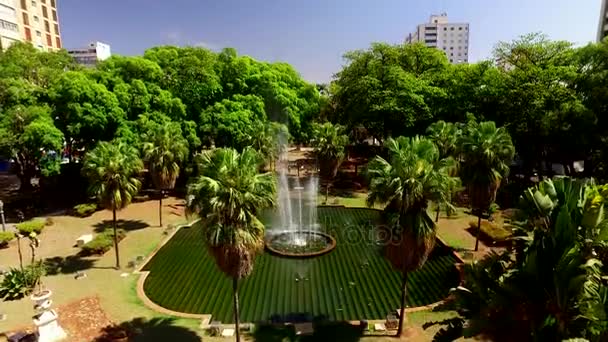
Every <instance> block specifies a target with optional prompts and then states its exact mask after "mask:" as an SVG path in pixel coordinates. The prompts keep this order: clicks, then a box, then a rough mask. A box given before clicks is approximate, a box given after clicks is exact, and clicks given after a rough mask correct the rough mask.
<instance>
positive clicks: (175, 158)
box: [143, 123, 188, 227]
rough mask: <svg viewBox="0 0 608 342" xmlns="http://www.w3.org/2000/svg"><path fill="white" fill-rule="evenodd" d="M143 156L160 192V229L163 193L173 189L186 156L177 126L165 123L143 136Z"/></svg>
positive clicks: (186, 147)
mask: <svg viewBox="0 0 608 342" xmlns="http://www.w3.org/2000/svg"><path fill="white" fill-rule="evenodd" d="M143 154H144V160H145V161H146V162H147V163H148V169H149V171H150V175H151V176H152V182H153V183H154V186H155V187H156V189H158V190H159V192H160V197H159V200H158V220H159V223H160V226H161V227H162V226H163V211H162V208H163V196H164V192H165V191H166V190H170V189H173V188H174V187H175V182H176V180H177V177H178V176H179V172H180V163H182V162H183V161H184V160H185V159H186V156H187V155H188V142H187V141H186V139H184V137H183V136H182V131H181V128H180V127H179V125H175V124H172V123H165V124H162V125H159V126H158V127H156V129H154V130H153V131H152V132H150V133H149V134H146V135H145V136H144V144H143Z"/></svg>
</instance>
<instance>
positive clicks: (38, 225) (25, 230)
mask: <svg viewBox="0 0 608 342" xmlns="http://www.w3.org/2000/svg"><path fill="white" fill-rule="evenodd" d="M44 224H45V223H44V220H31V221H26V222H22V223H19V224H18V225H17V230H18V231H19V233H20V234H21V235H23V236H28V235H30V234H31V233H32V232H34V233H36V234H40V233H42V229H44Z"/></svg>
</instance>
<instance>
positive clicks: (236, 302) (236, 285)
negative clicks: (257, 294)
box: [232, 277, 241, 342]
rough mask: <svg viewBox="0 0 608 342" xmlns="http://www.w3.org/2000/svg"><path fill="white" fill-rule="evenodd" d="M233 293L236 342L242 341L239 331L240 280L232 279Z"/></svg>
mask: <svg viewBox="0 0 608 342" xmlns="http://www.w3.org/2000/svg"><path fill="white" fill-rule="evenodd" d="M232 291H234V332H235V333H236V342H240V341H241V333H240V331H239V323H240V322H239V279H238V278H237V277H233V278H232Z"/></svg>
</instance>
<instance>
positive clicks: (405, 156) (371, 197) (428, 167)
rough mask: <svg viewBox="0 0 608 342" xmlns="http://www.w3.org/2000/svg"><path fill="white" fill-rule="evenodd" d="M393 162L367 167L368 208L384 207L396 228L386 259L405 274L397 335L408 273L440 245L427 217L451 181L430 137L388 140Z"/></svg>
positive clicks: (377, 160)
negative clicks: (433, 202) (375, 205)
mask: <svg viewBox="0 0 608 342" xmlns="http://www.w3.org/2000/svg"><path fill="white" fill-rule="evenodd" d="M385 146H386V147H387V148H388V150H389V155H390V159H389V161H386V160H385V159H383V158H382V157H379V156H378V157H376V158H374V159H373V160H372V161H371V162H370V164H369V167H368V175H369V177H370V187H369V193H368V197H367V205H368V206H373V205H374V204H376V203H379V204H385V205H386V208H385V212H386V214H387V216H388V218H389V223H390V227H391V230H392V231H391V241H389V243H388V244H387V246H386V256H387V258H388V259H389V260H390V262H391V263H392V265H393V266H394V267H395V268H396V269H397V270H399V271H401V272H402V275H403V286H402V292H401V308H402V310H401V314H400V315H399V328H398V330H397V336H400V335H401V334H402V332H403V322H404V317H405V307H406V294H407V280H408V273H409V272H412V271H414V270H416V269H418V268H420V267H422V265H423V264H424V263H425V261H426V259H427V257H428V255H429V254H430V252H431V251H432V250H433V247H434V245H435V239H436V237H435V234H436V226H435V223H434V222H433V219H432V218H431V217H430V216H429V214H428V212H427V208H428V202H429V201H441V200H443V199H445V197H446V195H447V194H446V187H445V186H444V184H445V183H447V182H449V181H451V178H452V177H450V176H449V175H448V173H447V171H446V168H445V165H446V164H447V163H448V161H447V160H445V159H440V158H439V150H438V149H437V147H436V146H435V145H434V144H433V142H432V141H430V140H429V139H427V138H420V137H416V138H404V137H399V138H397V139H396V140H394V139H388V140H387V141H386V143H385Z"/></svg>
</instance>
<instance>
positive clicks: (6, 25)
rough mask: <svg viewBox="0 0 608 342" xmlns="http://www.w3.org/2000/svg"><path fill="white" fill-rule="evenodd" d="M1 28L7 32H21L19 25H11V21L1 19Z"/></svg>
mask: <svg viewBox="0 0 608 342" xmlns="http://www.w3.org/2000/svg"><path fill="white" fill-rule="evenodd" d="M0 28H3V29H5V30H9V31H14V32H19V27H18V26H17V24H14V23H11V22H10V21H6V20H2V19H0Z"/></svg>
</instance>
